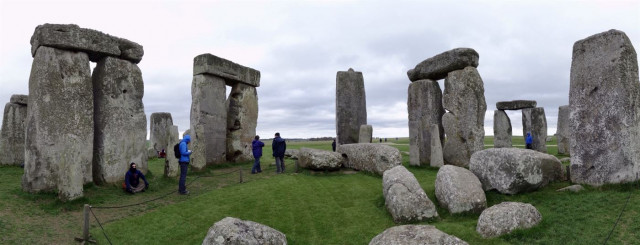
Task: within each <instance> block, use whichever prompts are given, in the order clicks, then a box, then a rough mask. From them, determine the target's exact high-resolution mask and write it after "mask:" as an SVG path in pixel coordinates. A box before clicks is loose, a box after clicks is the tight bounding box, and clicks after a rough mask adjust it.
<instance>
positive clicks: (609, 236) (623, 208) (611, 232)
mask: <svg viewBox="0 0 640 245" xmlns="http://www.w3.org/2000/svg"><path fill="white" fill-rule="evenodd" d="M638 176H639V175H638V174H636V180H637V183H638V189H640V179H639V178H638ZM632 193H633V190H631V191H630V192H629V195H628V196H627V201H626V202H625V203H624V206H623V207H622V210H620V214H618V219H616V222H615V223H613V227H611V231H609V235H607V238H606V239H604V242H603V243H602V244H603V245H604V244H607V242H608V241H609V238H611V234H613V230H615V229H616V226H618V222H620V218H621V217H622V213H624V210H625V209H627V204H629V199H631V194H632Z"/></svg>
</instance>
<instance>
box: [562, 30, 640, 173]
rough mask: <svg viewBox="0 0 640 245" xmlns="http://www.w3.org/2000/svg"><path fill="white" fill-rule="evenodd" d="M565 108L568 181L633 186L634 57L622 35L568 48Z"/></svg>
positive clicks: (636, 133) (637, 100) (637, 132)
mask: <svg viewBox="0 0 640 245" xmlns="http://www.w3.org/2000/svg"><path fill="white" fill-rule="evenodd" d="M569 108H570V109H569V110H570V111H571V113H570V116H569V127H570V130H571V133H570V134H571V137H570V139H569V141H570V145H571V181H572V182H576V183H581V184H590V185H602V184H606V183H623V182H631V181H635V180H638V178H639V176H640V82H639V81H638V57H637V56H636V51H635V49H634V48H633V45H632V44H631V41H630V40H629V38H628V37H627V35H626V34H625V33H624V32H621V31H617V30H610V31H607V32H603V33H599V34H596V35H593V36H590V37H588V38H586V39H583V40H580V41H577V42H576V43H575V44H574V45H573V61H572V62H571V87H570V89H569Z"/></svg>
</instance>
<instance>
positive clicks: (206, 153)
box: [183, 74, 227, 170]
mask: <svg viewBox="0 0 640 245" xmlns="http://www.w3.org/2000/svg"><path fill="white" fill-rule="evenodd" d="M226 89H227V88H226V87H225V83H224V80H223V79H221V78H219V77H215V76H211V75H207V74H204V75H195V76H193V83H192V84H191V99H192V102H191V129H190V135H191V143H190V144H191V145H190V147H189V148H190V149H191V150H192V151H193V153H192V154H191V163H190V164H191V167H192V168H194V170H201V169H203V168H204V167H206V166H207V164H219V163H224V162H226V160H227V158H226V150H227V149H226V142H227V109H226V107H225V100H226V98H225V97H226ZM185 133H186V132H185ZM183 137H184V135H183Z"/></svg>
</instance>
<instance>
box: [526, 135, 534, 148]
mask: <svg viewBox="0 0 640 245" xmlns="http://www.w3.org/2000/svg"><path fill="white" fill-rule="evenodd" d="M525 143H526V144H527V149H533V137H531V133H529V132H527V138H525Z"/></svg>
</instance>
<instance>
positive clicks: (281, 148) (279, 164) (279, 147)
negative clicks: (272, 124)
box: [271, 133, 287, 174]
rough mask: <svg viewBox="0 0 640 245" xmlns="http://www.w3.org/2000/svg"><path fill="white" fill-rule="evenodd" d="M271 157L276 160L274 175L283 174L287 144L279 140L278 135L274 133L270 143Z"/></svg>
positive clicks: (281, 139)
mask: <svg viewBox="0 0 640 245" xmlns="http://www.w3.org/2000/svg"><path fill="white" fill-rule="evenodd" d="M271 149H272V150H273V157H275V158H276V173H277V174H279V173H284V152H285V151H286V150H287V143H286V142H285V141H284V139H283V138H280V133H276V135H275V137H274V138H273V142H272V143H271Z"/></svg>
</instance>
